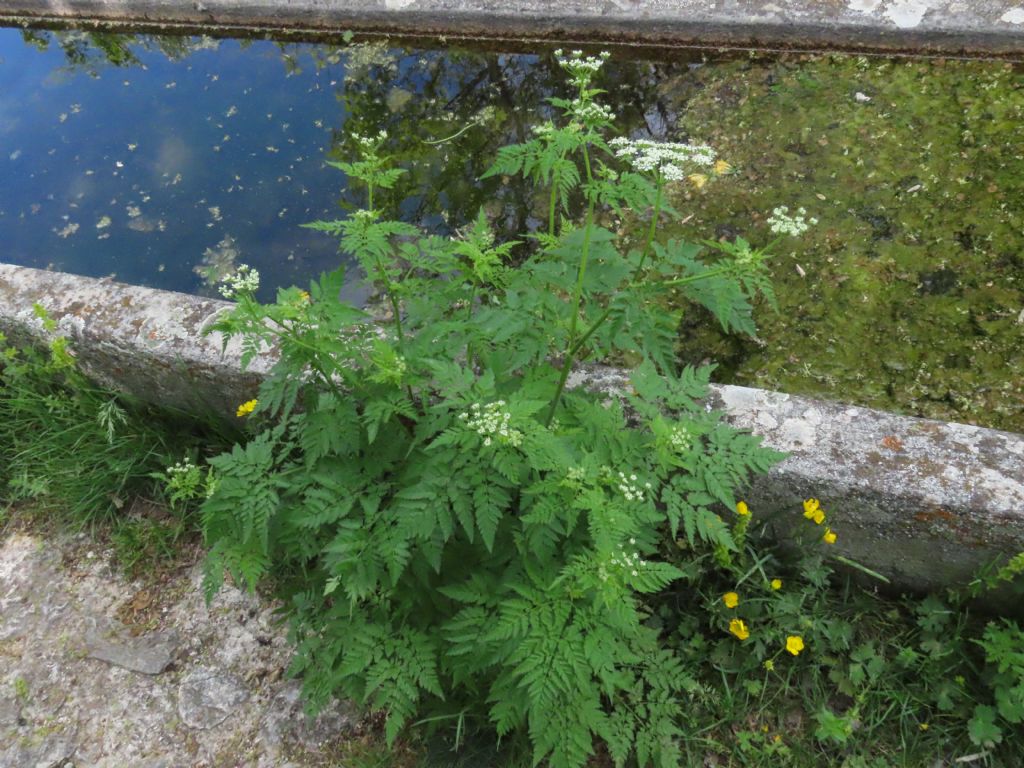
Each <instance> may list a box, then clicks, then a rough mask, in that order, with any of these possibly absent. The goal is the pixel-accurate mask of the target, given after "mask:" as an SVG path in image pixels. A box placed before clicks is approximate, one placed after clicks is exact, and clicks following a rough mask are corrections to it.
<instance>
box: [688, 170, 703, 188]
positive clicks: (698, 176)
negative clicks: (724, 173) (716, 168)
mask: <svg viewBox="0 0 1024 768" xmlns="http://www.w3.org/2000/svg"><path fill="white" fill-rule="evenodd" d="M686 178H688V179H689V180H690V181H691V182H693V186H695V187H696V188H697V189H701V188H703V186H704V185H705V184H707V183H708V177H707V176H705V175H704V174H703V173H691V174H690V175H689V176H687V177H686Z"/></svg>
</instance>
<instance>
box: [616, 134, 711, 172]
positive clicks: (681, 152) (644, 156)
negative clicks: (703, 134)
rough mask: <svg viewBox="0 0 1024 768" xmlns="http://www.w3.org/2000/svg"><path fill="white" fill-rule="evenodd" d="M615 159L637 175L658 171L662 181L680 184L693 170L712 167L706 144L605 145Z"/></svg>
mask: <svg viewBox="0 0 1024 768" xmlns="http://www.w3.org/2000/svg"><path fill="white" fill-rule="evenodd" d="M608 143H609V145H610V146H611V147H612V149H614V150H615V156H616V157H618V158H620V159H621V160H622V161H624V162H626V163H628V164H629V165H630V166H631V167H632V168H633V170H635V171H639V172H640V173H653V172H658V173H660V174H661V176H662V177H663V178H664V179H665V180H666V181H682V180H683V179H685V178H686V176H687V174H688V173H689V172H690V171H691V170H693V169H694V168H697V167H701V168H705V167H708V168H709V167H711V166H713V165H714V164H715V157H716V154H715V150H713V149H712V148H711V147H709V146H707V145H706V144H682V143H679V142H672V141H651V140H649V139H627V138H625V137H622V136H620V137H619V138H616V139H612V140H611V141H610V142H608Z"/></svg>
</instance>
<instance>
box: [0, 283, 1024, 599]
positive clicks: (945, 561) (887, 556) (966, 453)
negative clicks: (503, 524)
mask: <svg viewBox="0 0 1024 768" xmlns="http://www.w3.org/2000/svg"><path fill="white" fill-rule="evenodd" d="M36 302H38V303H40V304H42V305H44V306H45V307H46V308H47V310H48V311H49V312H50V314H51V316H52V317H53V318H54V319H56V320H58V322H59V324H60V326H61V328H62V329H63V330H64V331H65V332H66V333H67V334H68V335H69V336H70V337H71V338H72V340H73V342H74V343H73V345H72V348H73V350H74V352H75V354H77V356H78V360H79V362H80V364H81V366H82V368H83V369H84V370H85V371H86V372H87V373H88V374H90V375H91V376H93V377H94V378H95V379H97V380H98V381H100V382H102V383H103V384H105V385H107V386H109V387H113V388H116V389H121V390H123V391H127V392H130V393H132V394H134V395H136V396H138V397H141V398H145V399H148V400H151V401H154V402H158V403H161V404H164V405H172V406H175V407H179V408H183V409H190V408H194V407H204V408H208V409H211V410H214V411H216V412H219V413H221V414H223V415H225V416H228V417H229V418H233V412H234V409H235V408H236V407H237V404H238V403H241V402H243V401H244V400H247V399H249V398H250V397H252V396H254V393H255V390H256V387H257V385H258V382H259V380H260V377H261V376H262V375H265V374H266V372H267V371H268V370H269V368H270V366H271V365H272V362H273V356H272V354H268V355H266V356H264V357H261V358H258V359H257V360H256V361H255V362H254V366H253V370H252V371H250V372H247V373H242V372H241V371H240V370H239V358H240V349H239V347H238V346H237V345H229V346H228V347H227V348H226V350H225V351H224V352H223V354H222V352H221V343H222V342H221V340H220V339H219V338H217V337H216V336H215V335H212V336H210V337H205V338H203V337H201V336H200V332H201V330H202V329H203V328H204V327H205V326H206V325H207V324H208V323H209V321H210V320H211V319H212V318H213V317H214V316H216V314H217V313H218V312H221V311H224V310H226V309H227V308H228V307H229V306H230V305H229V303H228V302H224V301H218V300H212V299H205V298H201V297H198V296H188V295H185V294H178V293H170V292H166V291H158V290H154V289H151V288H142V287H139V286H129V285H123V284H119V283H115V282H109V281H104V280H94V279H91V278H84V277H77V276H74V275H68V274H63V273H57V272H46V271H42V270H36V269H30V268H27V267H16V266H10V265H4V264H0V331H2V332H4V333H7V334H8V335H12V334H14V335H16V336H25V335H30V336H31V335H38V334H40V333H41V329H40V327H39V323H38V321H37V320H36V319H35V315H34V314H33V312H32V305H33V304H34V303H36ZM626 381H627V374H626V373H625V372H624V371H621V370H615V369H598V368H594V369H587V370H583V371H578V372H576V373H575V374H574V375H573V377H572V379H571V380H570V383H571V384H573V385H575V386H586V387H590V388H594V389H600V390H604V391H608V392H614V390H616V389H621V388H622V387H624V386H625V383H626ZM708 407H709V408H715V409H719V410H722V411H724V413H725V414H726V417H727V419H728V420H729V421H730V422H731V423H732V424H734V425H735V426H737V427H739V428H742V429H748V430H750V431H751V432H753V433H755V434H757V435H760V436H762V437H763V438H764V440H765V442H766V443H767V444H768V445H770V446H772V447H774V448H777V449H779V450H783V451H787V452H788V453H789V458H788V459H786V460H785V461H783V462H782V463H781V464H779V465H777V466H776V467H775V468H774V469H773V470H772V472H771V473H769V474H768V475H767V476H764V477H760V478H757V479H756V481H755V483H754V485H753V487H752V488H751V489H750V491H749V495H748V497H747V500H748V501H749V502H750V505H751V508H752V509H753V510H755V512H756V513H757V514H758V515H765V516H772V521H773V522H772V523H771V524H772V525H773V526H777V527H778V528H779V530H780V532H781V531H782V530H783V529H785V528H786V527H787V526H788V525H789V524H790V523H791V522H796V523H802V522H803V519H802V516H801V515H800V502H801V500H802V499H805V498H808V497H812V496H813V497H817V498H820V499H821V500H822V502H823V504H824V505H825V507H826V509H827V510H828V512H829V515H830V517H829V519H830V521H831V523H832V526H833V527H834V528H835V529H836V530H837V532H838V533H839V542H838V544H837V545H836V551H837V552H838V553H841V554H843V555H845V556H847V557H849V558H852V559H855V560H857V561H858V562H860V563H862V564H863V565H865V566H867V567H869V568H872V569H874V570H877V571H879V572H881V573H883V574H885V575H887V576H888V577H890V578H891V579H892V580H893V582H894V583H895V584H896V585H898V586H905V587H911V588H918V589H931V588H936V587H942V586H948V585H954V584H958V583H962V582H964V581H965V580H967V579H969V578H970V577H971V576H972V575H973V574H974V573H975V572H976V571H977V570H978V569H979V568H980V567H981V566H982V565H984V564H986V563H988V562H990V561H993V560H996V559H1000V558H1005V557H1007V556H1009V555H1012V554H1016V553H1017V552H1021V551H1024V435H1017V434H1012V433H1009V432H1001V431H998V430H993V429H984V428H981V427H975V426H970V425H966V424H956V423H947V422H940V421H931V420H927V419H917V418H910V417H906V416H899V415H896V414H891V413H886V412H882V411H877V410H872V409H868V408H859V407H854V406H850V405H844V404H841V403H832V402H825V401H820V400H812V399H809V398H804V397H796V396H792V395H787V394H783V393H778V392H769V391H765V390H759V389H751V388H747V387H736V386H715V387H713V388H712V396H711V398H710V401H709V404H708Z"/></svg>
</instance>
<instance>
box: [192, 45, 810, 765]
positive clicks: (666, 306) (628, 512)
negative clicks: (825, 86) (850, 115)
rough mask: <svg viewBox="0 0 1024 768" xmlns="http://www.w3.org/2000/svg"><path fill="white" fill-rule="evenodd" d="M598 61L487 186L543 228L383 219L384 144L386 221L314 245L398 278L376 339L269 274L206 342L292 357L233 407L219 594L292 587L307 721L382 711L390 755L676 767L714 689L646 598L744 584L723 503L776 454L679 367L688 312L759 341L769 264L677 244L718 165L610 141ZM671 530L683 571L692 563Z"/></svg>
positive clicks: (362, 175)
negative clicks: (354, 707)
mask: <svg viewBox="0 0 1024 768" xmlns="http://www.w3.org/2000/svg"><path fill="white" fill-rule="evenodd" d="M602 62H603V58H599V57H590V58H586V57H583V56H582V55H580V54H573V55H572V56H569V57H562V58H560V63H561V65H562V66H563V68H564V69H565V70H566V71H567V72H568V74H569V78H570V81H571V83H572V86H573V87H574V89H575V96H574V98H571V99H552V104H553V105H554V107H556V108H557V109H558V110H560V111H561V114H562V125H561V126H556V125H555V124H554V123H548V124H546V125H543V126H539V127H538V128H537V129H536V130H535V138H533V139H532V140H531V141H529V142H527V143H526V144H521V145H515V146H511V147H507V148H505V149H503V150H502V151H501V152H500V153H499V155H498V159H497V161H496V163H495V165H494V167H493V168H492V170H491V171H490V173H491V174H502V175H515V174H520V175H523V176H525V177H527V178H529V179H532V180H533V181H534V182H535V183H536V184H537V185H538V186H539V187H541V188H542V189H544V190H545V197H546V200H547V210H548V220H547V228H546V230H545V231H542V232H537V233H532V234H527V235H524V236H523V238H522V239H521V240H518V241H511V242H503V243H499V242H496V241H495V238H494V236H493V234H492V232H491V229H490V227H489V224H488V221H487V219H486V217H485V216H484V215H483V213H481V214H480V216H479V217H478V218H477V220H476V221H475V223H474V224H472V225H471V226H469V227H467V228H466V229H465V230H464V231H463V232H461V233H460V235H459V237H457V238H454V239H451V240H445V239H441V238H437V237H428V236H423V235H421V233H420V232H419V231H418V230H416V229H415V228H414V227H412V226H410V225H407V224H404V223H401V222H396V221H386V220H382V219H381V217H380V215H379V213H378V211H377V210H376V209H375V197H376V195H377V193H378V192H379V190H381V189H388V188H390V187H391V186H393V185H394V184H395V183H396V181H397V179H398V178H399V177H400V175H401V173H402V170H401V169H399V168H393V167H391V166H390V164H389V161H388V158H387V156H386V154H385V146H386V141H387V136H386V134H380V135H378V136H376V137H371V138H362V139H359V143H360V145H361V147H362V156H361V158H360V159H358V160H356V161H353V162H348V163H337V164H336V165H337V167H338V168H339V169H341V170H342V171H344V172H345V173H346V174H347V175H348V177H349V180H350V183H356V182H361V183H362V184H363V185H365V187H366V190H367V207H366V208H365V209H364V210H360V211H357V212H355V213H353V214H352V215H351V216H350V217H349V218H347V219H345V220H341V221H330V222H317V223H315V224H313V225H310V226H312V227H313V228H315V229H319V230H321V231H324V232H326V233H329V234H332V235H335V236H337V237H338V238H339V242H340V248H341V251H342V252H343V253H345V254H347V255H350V256H352V257H354V258H356V259H357V260H358V262H359V264H360V266H361V267H362V269H363V270H364V271H365V273H366V275H367V276H368V277H369V278H371V279H372V280H373V281H374V282H375V284H376V285H377V286H378V288H379V289H380V291H381V295H382V298H383V300H384V306H383V309H382V312H384V313H385V315H386V318H385V321H384V322H383V323H382V324H381V325H378V324H376V323H374V322H372V320H373V318H372V317H371V315H370V314H368V313H367V312H364V311H361V310H358V309H356V308H353V307H351V306H347V305H345V304H343V303H342V302H340V301H339V300H338V294H339V291H340V288H341V285H342V282H343V279H344V278H343V274H342V273H341V272H340V271H337V272H334V273H331V274H327V275H323V276H322V277H321V278H320V279H319V280H318V281H316V282H314V283H313V284H312V285H311V286H310V289H309V291H308V293H307V292H305V291H301V290H299V289H297V288H289V289H286V290H281V291H279V292H278V296H277V301H276V302H275V303H273V304H266V305H264V304H260V303H258V302H257V301H256V300H255V299H254V297H253V288H254V280H253V275H252V273H251V271H247V272H246V273H245V274H241V275H238V276H233V277H231V278H229V279H228V280H227V282H226V285H225V287H224V291H225V295H228V296H229V297H231V298H235V299H237V305H236V307H235V309H234V310H233V311H232V312H230V313H229V314H227V315H225V316H223V317H222V318H221V319H220V320H219V321H218V323H217V324H216V325H215V326H214V328H213V329H212V330H216V331H219V332H221V333H223V334H224V335H225V338H226V339H227V338H231V337H240V338H241V340H242V344H243V349H244V358H245V360H246V361H250V360H251V359H253V358H254V357H255V356H257V355H259V354H261V353H262V352H263V351H264V350H265V349H266V348H267V346H268V345H270V344H274V345H276V347H277V350H278V353H279V360H278V362H277V363H276V364H275V366H274V369H273V371H272V372H271V374H270V376H269V378H268V379H267V380H266V382H265V383H264V385H263V386H262V387H261V390H260V396H259V399H258V403H257V404H246V407H242V408H239V415H240V417H245V418H248V419H250V420H251V421H250V423H252V424H254V425H256V429H255V430H254V431H255V434H254V437H253V438H252V439H251V440H250V441H249V442H247V443H246V444H244V445H237V446H235V448H234V449H233V450H232V451H231V452H230V453H226V454H223V455H221V456H219V457H216V458H214V459H211V460H210V464H211V465H212V466H213V468H214V471H215V472H216V475H217V478H218V481H217V485H216V488H215V490H214V492H213V494H212V495H211V496H210V498H209V499H207V500H206V501H205V503H204V504H203V507H202V516H203V527H204V531H205V534H206V537H207V541H208V544H209V546H210V551H209V556H208V560H207V571H206V586H207V591H208V594H209V595H212V594H213V593H214V592H215V591H216V590H217V589H218V587H219V586H220V585H221V583H222V580H223V574H224V571H225V570H227V571H228V572H230V573H231V574H232V575H233V577H234V578H235V579H236V580H238V581H240V582H242V583H244V584H246V585H248V586H249V587H250V588H252V587H254V586H255V585H256V583H257V582H258V581H259V580H260V579H261V578H263V577H264V576H267V575H270V574H273V575H275V576H276V577H277V578H278V579H279V581H280V583H281V584H282V585H284V586H285V588H286V589H287V590H289V592H290V593H291V605H292V610H293V615H294V623H293V627H294V639H295V641H296V643H297V649H298V650H297V653H296V657H295V661H294V663H293V666H292V671H293V672H294V673H296V674H301V675H302V677H303V681H304V690H305V693H306V694H307V696H308V698H309V701H310V703H311V705H312V706H314V707H315V706H317V705H318V704H321V703H323V702H324V701H325V700H327V699H328V698H329V697H331V696H334V695H345V696H349V697H352V698H355V699H357V700H359V701H362V702H364V703H366V704H368V705H369V706H371V707H373V708H376V709H380V710H384V711H385V712H386V713H387V722H386V734H387V737H388V740H389V741H390V740H393V739H394V738H395V737H396V736H397V734H398V733H399V732H400V730H401V729H402V727H403V726H404V725H406V724H408V723H409V722H411V721H412V720H413V718H414V717H415V716H416V715H417V714H419V715H420V716H422V718H423V719H424V720H425V721H428V722H430V723H434V724H438V723H449V724H452V725H453V726H456V727H457V728H458V729H460V730H461V729H462V728H463V725H464V724H465V723H470V724H471V725H472V726H473V727H480V724H483V723H489V724H490V727H492V728H493V729H494V730H495V731H496V732H497V734H498V735H499V736H509V735H510V734H515V735H517V736H519V735H523V734H525V735H526V736H527V737H528V739H529V741H530V743H531V744H532V752H533V760H534V762H540V761H542V760H545V759H546V760H548V761H549V762H550V764H551V765H552V766H578V765H582V764H583V763H584V762H585V760H586V759H587V758H588V756H589V755H592V754H593V753H594V751H595V740H600V741H602V742H603V743H604V744H606V745H607V749H608V750H609V752H610V754H611V756H612V758H613V760H614V762H615V763H616V764H624V763H625V762H626V761H627V760H629V759H631V757H632V758H635V760H636V761H637V762H638V763H639V764H641V765H646V764H650V763H654V764H657V765H662V766H674V765H676V764H677V759H678V752H677V750H678V744H677V737H678V736H679V735H680V731H679V730H678V723H679V722H680V717H681V714H682V712H683V711H684V709H685V706H686V701H687V698H688V697H689V696H690V695H691V694H693V693H694V692H695V690H696V682H695V680H694V678H693V676H692V675H691V673H690V672H689V671H688V670H687V669H686V668H685V667H684V665H683V663H682V661H681V658H680V656H679V654H677V653H676V652H675V651H674V650H673V649H672V647H671V645H670V644H669V643H667V642H665V638H664V637H663V633H662V632H661V631H660V630H659V628H658V626H657V623H656V622H654V621H653V618H654V614H653V609H652V604H651V602H650V601H651V600H652V599H653V596H655V595H657V594H659V593H661V592H662V591H664V590H665V589H666V588H668V587H669V586H670V585H673V584H675V583H677V582H679V580H680V579H681V578H683V577H684V576H687V575H688V574H687V568H689V569H690V570H692V569H693V568H694V567H697V568H705V567H708V566H709V565H714V564H719V565H721V564H728V563H730V562H731V560H732V557H733V555H734V554H735V553H737V552H738V551H739V550H740V548H741V545H738V544H737V541H736V537H737V535H740V537H741V539H742V533H743V530H744V529H743V528H742V527H740V528H736V529H735V530H734V527H733V526H731V525H730V524H728V523H726V522H725V521H724V520H723V519H722V518H721V517H720V515H719V514H718V512H717V511H716V509H719V508H721V506H722V505H724V506H725V507H726V508H729V509H731V508H732V507H733V506H734V505H735V504H736V497H735V494H736V489H737V488H738V487H739V486H740V485H742V484H743V483H744V482H745V480H746V478H747V476H748V474H749V473H750V472H752V471H764V470H766V469H767V468H768V467H769V466H770V465H771V464H772V463H773V462H775V461H776V460H777V459H778V457H779V454H777V453H776V452H774V451H772V450H768V449H765V448H763V447H761V446H760V445H759V440H758V439H756V438H754V437H752V436H750V435H747V434H743V433H741V432H738V431H736V430H734V429H731V428H729V427H727V426H726V425H724V424H723V423H721V421H720V418H719V414H717V413H708V412H706V411H705V410H704V409H703V407H702V406H701V405H700V400H701V398H702V397H703V396H704V395H705V393H706V391H707V385H708V376H709V374H710V369H709V368H706V367H705V368H699V369H694V368H685V369H679V368H678V366H677V365H676V363H675V361H674V355H673V348H674V343H675V335H676V329H677V327H678V324H679V318H680V310H674V309H672V307H675V306H679V305H681V300H682V299H688V300H692V301H695V302H697V303H699V304H702V305H703V306H705V307H707V308H709V309H710V310H711V311H712V312H713V313H714V315H715V316H716V317H717V318H718V320H719V321H720V322H721V324H722V325H723V327H725V328H728V329H734V330H740V331H747V332H750V331H752V330H753V325H752V322H751V304H750V302H751V300H752V299H753V298H754V297H755V296H756V295H758V294H761V293H763V294H767V295H768V296H769V297H770V286H769V284H768V281H767V278H766V276H765V269H764V261H765V259H766V257H767V255H768V254H767V251H766V250H764V249H757V248H754V247H752V246H751V245H750V244H749V243H747V242H746V241H744V240H742V239H737V240H736V241H735V242H718V241H707V242H705V243H703V244H702V245H695V244H690V243H683V242H678V241H669V242H664V243H663V242H659V240H658V238H657V232H658V228H659V225H660V223H661V221H662V219H663V217H665V216H674V215H676V214H675V212H674V211H673V210H672V209H671V207H670V206H669V204H668V201H667V190H668V188H669V187H670V186H671V185H674V184H680V183H682V184H686V183H694V184H703V183H705V182H706V181H707V178H708V177H707V175H706V174H698V173H697V172H698V171H700V170H701V169H710V168H711V167H713V166H714V162H715V159H714V153H713V151H712V150H711V149H710V148H708V147H702V146H694V145H689V144H664V143H656V142H646V141H630V140H624V139H619V140H614V141H611V142H608V141H606V139H605V135H606V134H607V133H608V132H609V130H610V128H611V119H612V115H611V114H610V113H609V111H608V110H607V109H606V108H604V107H603V106H601V104H600V103H599V102H598V101H597V97H598V96H599V94H600V90H599V89H597V88H595V87H594V86H593V79H594V77H595V75H596V73H597V72H598V70H599V69H600V66H601V64H602ZM577 205H578V206H580V207H581V208H582V215H580V216H575V215H573V213H574V212H575V211H576V210H577V208H576V206H577ZM776 215H777V216H778V217H783V218H785V222H784V223H785V224H786V227H788V228H790V229H794V230H795V231H797V232H796V233H799V231H802V229H801V228H805V227H806V222H804V221H803V220H802V217H797V218H790V217H788V216H787V215H786V214H785V212H784V211H778V212H776ZM625 216H637V217H647V218H648V219H649V221H648V222H647V223H646V224H645V225H644V226H643V232H642V233H641V235H640V236H639V237H633V233H632V231H631V230H630V231H624V232H623V233H622V234H619V233H617V232H616V231H614V230H613V229H611V228H609V226H608V225H610V224H612V222H613V220H614V219H615V217H625ZM706 251H710V252H712V253H716V254H717V256H718V258H717V260H713V261H706V260H705V259H704V255H703V254H704V253H705V252H706ZM513 263H518V266H516V267H515V268H513V267H512V264H513ZM609 356H616V357H630V358H633V359H637V360H639V364H638V365H637V367H636V370H635V371H634V373H633V375H632V377H631V379H630V384H629V387H628V389H627V391H624V392H622V393H619V394H616V393H614V392H590V391H586V390H583V389H572V388H569V387H568V386H567V385H568V382H569V377H570V374H571V372H572V371H573V369H574V367H575V366H576V365H578V364H579V363H581V362H584V361H587V360H593V359H605V358H608V357H609ZM677 535H680V536H684V537H685V541H686V542H687V546H688V547H689V548H690V551H691V554H690V558H689V560H690V562H689V563H688V564H687V563H683V564H679V565H677V564H674V563H673V562H672V560H673V559H674V558H675V556H676V555H677V553H678V549H677V546H676V544H675V543H674V541H675V539H676V537H677Z"/></svg>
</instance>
